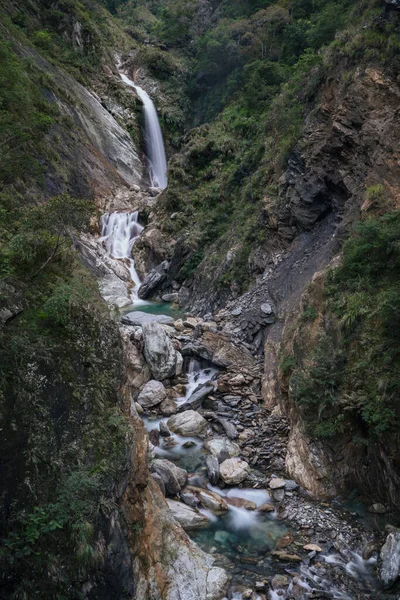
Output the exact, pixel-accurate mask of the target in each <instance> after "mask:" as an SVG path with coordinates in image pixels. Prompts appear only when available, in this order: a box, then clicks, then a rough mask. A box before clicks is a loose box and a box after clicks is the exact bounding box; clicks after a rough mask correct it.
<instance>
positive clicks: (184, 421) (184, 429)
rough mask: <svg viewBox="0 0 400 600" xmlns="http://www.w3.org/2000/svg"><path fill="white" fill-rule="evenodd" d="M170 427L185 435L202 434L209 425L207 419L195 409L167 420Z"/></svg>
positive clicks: (175, 431)
mask: <svg viewBox="0 0 400 600" xmlns="http://www.w3.org/2000/svg"><path fill="white" fill-rule="evenodd" d="M167 425H168V428H169V429H170V430H171V431H173V432H174V433H179V434H180V435H183V436H191V435H201V434H202V433H204V432H205V430H206V429H207V427H208V423H207V421H206V420H205V419H204V417H202V416H201V415H200V414H199V413H198V412H196V411H195V410H187V411H185V412H183V413H180V414H178V415H174V416H173V417H171V418H170V419H168V422H167Z"/></svg>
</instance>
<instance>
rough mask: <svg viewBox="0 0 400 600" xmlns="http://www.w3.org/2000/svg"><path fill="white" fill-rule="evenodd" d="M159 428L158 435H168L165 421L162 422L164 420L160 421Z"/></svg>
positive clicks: (169, 433) (168, 431)
mask: <svg viewBox="0 0 400 600" xmlns="http://www.w3.org/2000/svg"><path fill="white" fill-rule="evenodd" d="M159 430H160V435H162V436H163V437H170V435H171V432H170V430H169V429H168V427H167V425H166V423H164V421H161V423H160V425H159Z"/></svg>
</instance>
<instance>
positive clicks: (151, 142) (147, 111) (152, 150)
mask: <svg viewBox="0 0 400 600" xmlns="http://www.w3.org/2000/svg"><path fill="white" fill-rule="evenodd" d="M121 79H122V81H123V82H124V83H126V85H129V86H130V87H132V88H133V89H134V90H136V92H137V95H138V96H139V98H140V99H141V101H142V102H143V112H144V121H145V123H144V137H145V144H146V154H147V158H148V161H149V174H150V181H151V185H152V186H153V187H158V188H161V189H165V188H166V187H167V183H168V182H167V159H166V157H165V149H164V141H163V137H162V132H161V127H160V123H159V120H158V115H157V110H156V107H155V106H154V103H153V101H152V99H151V98H150V96H149V95H148V93H147V92H146V91H145V90H144V89H143V88H141V87H140V86H139V85H137V84H136V83H134V82H133V81H132V80H131V79H129V77H127V76H126V75H123V74H122V73H121Z"/></svg>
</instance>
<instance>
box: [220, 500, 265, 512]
mask: <svg viewBox="0 0 400 600" xmlns="http://www.w3.org/2000/svg"><path fill="white" fill-rule="evenodd" d="M226 501H227V503H228V504H230V506H235V507H236V508H245V509H246V510H256V508H257V504H256V503H255V502H251V500H246V498H227V499H226Z"/></svg>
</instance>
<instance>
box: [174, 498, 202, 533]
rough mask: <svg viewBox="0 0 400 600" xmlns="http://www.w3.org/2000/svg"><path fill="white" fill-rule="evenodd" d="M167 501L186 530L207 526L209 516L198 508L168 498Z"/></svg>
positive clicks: (175, 517)
mask: <svg viewBox="0 0 400 600" xmlns="http://www.w3.org/2000/svg"><path fill="white" fill-rule="evenodd" d="M167 503H168V508H169V509H170V511H171V513H172V515H173V517H174V519H176V520H177V521H178V523H180V524H181V525H182V527H183V529H184V530H185V531H191V530H192V529H201V528H202V527H207V525H208V523H209V519H208V517H206V516H205V515H203V514H202V513H200V512H198V511H197V510H196V509H194V508H192V507H190V506H187V505H186V504H183V503H182V502H177V501H176V500H167Z"/></svg>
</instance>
